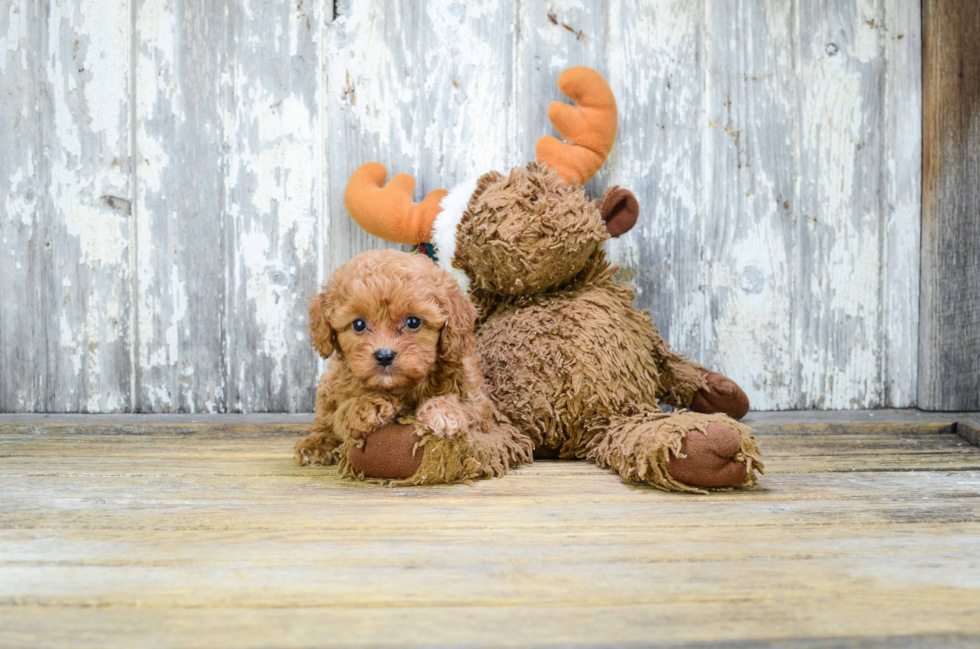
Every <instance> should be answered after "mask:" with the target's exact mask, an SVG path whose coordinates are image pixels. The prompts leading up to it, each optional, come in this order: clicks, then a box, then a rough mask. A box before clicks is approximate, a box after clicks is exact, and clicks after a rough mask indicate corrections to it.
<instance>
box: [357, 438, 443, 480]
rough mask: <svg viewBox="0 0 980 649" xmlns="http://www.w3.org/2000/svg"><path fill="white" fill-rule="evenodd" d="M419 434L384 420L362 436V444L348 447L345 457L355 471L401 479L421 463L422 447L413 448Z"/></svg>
mask: <svg viewBox="0 0 980 649" xmlns="http://www.w3.org/2000/svg"><path fill="white" fill-rule="evenodd" d="M418 442H419V436H418V435H417V434H416V433H415V429H414V428H412V427H411V426H406V425H404V424H387V425H385V426H382V427H381V428H379V429H378V430H376V431H374V432H373V433H371V434H369V435H367V436H366V437H365V439H364V446H363V447H361V448H357V447H351V448H350V449H349V450H348V451H347V458H348V459H349V460H350V465H351V467H352V468H353V469H354V470H355V471H359V472H361V473H363V474H364V475H365V476H366V477H368V478H380V479H383V480H404V479H405V478H408V477H411V476H412V475H413V474H414V473H415V472H416V471H417V470H418V468H419V466H420V465H421V464H422V455H423V454H424V453H425V449H424V448H421V447H419V448H416V447H415V445H416V444H418Z"/></svg>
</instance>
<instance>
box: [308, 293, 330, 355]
mask: <svg viewBox="0 0 980 649" xmlns="http://www.w3.org/2000/svg"><path fill="white" fill-rule="evenodd" d="M330 297H331V291H330V287H328V286H324V287H323V290H322V291H321V292H320V294H319V295H316V296H315V297H314V298H313V299H312V300H310V342H312V343H313V347H314V348H315V349H316V350H317V352H319V354H320V356H321V357H323V358H330V355H331V354H333V349H334V341H335V338H336V336H335V333H334V330H333V327H331V326H330Z"/></svg>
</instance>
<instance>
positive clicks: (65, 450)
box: [0, 411, 980, 647]
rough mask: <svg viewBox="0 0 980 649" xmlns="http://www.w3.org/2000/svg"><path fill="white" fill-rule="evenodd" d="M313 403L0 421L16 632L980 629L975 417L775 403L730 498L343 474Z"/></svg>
mask: <svg viewBox="0 0 980 649" xmlns="http://www.w3.org/2000/svg"><path fill="white" fill-rule="evenodd" d="M307 420H308V417H303V416H275V417H269V416H265V417H241V416H237V417H235V416H228V417H224V418H207V419H201V418H196V419H195V418H193V417H178V416H174V417H170V418H160V417H157V418H134V417H130V418H113V417H84V418H83V417H37V416H35V417H25V416H12V415H0V645H2V646H21V645H23V646H45V645H47V646H68V645H71V646H92V647H104V646H114V645H127V646H134V645H140V646H173V645H181V646H193V647H213V646H275V647H298V646H317V645H360V644H368V645H392V646H407V645H446V646H458V645H490V646H513V645H529V644H533V645H617V646H623V645H634V646H638V645H645V644H664V645H681V644H686V643H692V644H698V643H709V644H715V643H719V644H724V643H731V644H733V645H735V646H746V647H748V646H760V645H764V646H798V645H802V646H806V647H824V646H838V645H840V644H844V645H846V646H884V645H889V646H894V645H900V646H921V645H925V644H929V645H948V646H976V645H978V644H980V448H977V447H975V446H972V445H971V444H969V443H968V441H967V439H973V440H974V441H977V437H978V432H980V426H978V425H977V423H976V422H977V421H978V420H976V419H975V420H974V423H973V424H971V423H969V421H967V419H966V418H964V417H958V416H955V415H928V414H924V413H916V412H894V411H893V412H876V413H861V412H858V413H823V414H803V413H773V414H766V415H754V416H753V417H751V418H750V421H751V423H753V424H754V425H755V426H756V428H757V431H758V437H759V439H760V442H761V444H762V447H763V449H764V452H765V453H766V466H767V467H768V468H769V473H768V474H767V475H766V476H765V477H764V478H763V479H762V481H761V485H760V487H758V488H756V489H753V490H748V491H734V492H723V493H716V494H713V495H710V496H691V495H681V494H666V493H661V492H658V491H655V490H653V489H649V488H645V487H642V486H637V485H634V484H630V483H627V482H624V481H622V480H620V479H619V478H617V477H616V476H614V475H612V474H610V473H608V472H606V471H602V470H599V469H597V468H595V467H594V466H591V465H589V464H586V463H573V462H556V461H541V462H538V463H535V464H534V465H532V466H529V467H527V468H524V469H521V470H519V471H515V472H514V473H512V474H510V475H508V476H506V477H505V478H502V479H499V480H492V481H483V482H478V483H475V484H473V485H472V486H467V485H456V486H444V487H413V488H386V487H378V486H372V485H367V484H359V483H354V482H349V481H343V480H339V479H338V478H337V475H336V470H335V469H332V468H326V469H299V468H297V467H295V466H293V464H292V460H291V457H290V449H291V446H292V444H293V441H294V438H295V437H296V436H298V435H300V434H302V430H303V427H304V425H305V422H306V421H307ZM958 420H959V421H960V423H959V424H957V423H955V422H956V421H958Z"/></svg>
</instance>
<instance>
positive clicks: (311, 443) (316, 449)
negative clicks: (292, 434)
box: [293, 433, 340, 466]
mask: <svg viewBox="0 0 980 649" xmlns="http://www.w3.org/2000/svg"><path fill="white" fill-rule="evenodd" d="M339 443H340V442H339V440H338V439H337V438H336V437H334V436H333V435H332V434H331V433H312V434H311V435H307V436H306V437H304V438H303V439H301V440H299V441H298V442H296V445H295V446H294V447H293V459H294V460H295V461H296V464H297V465H299V466H329V465H331V464H333V463H335V462H336V461H337V454H336V451H337V446H338V445H339Z"/></svg>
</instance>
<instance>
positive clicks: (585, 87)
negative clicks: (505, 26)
mask: <svg viewBox="0 0 980 649" xmlns="http://www.w3.org/2000/svg"><path fill="white" fill-rule="evenodd" d="M558 89H559V90H560V91H561V92H562V94H564V95H565V96H567V97H568V98H570V99H571V100H572V101H573V102H575V105H574V106H570V105H568V104H565V103H562V102H559V101H555V102H552V104H551V106H549V107H548V119H550V120H551V123H552V124H553V125H554V127H555V130H557V131H558V134H559V135H560V136H561V137H562V140H564V142H562V141H560V140H558V139H556V138H553V137H551V136H549V135H546V136H544V137H542V138H540V139H539V140H538V143H537V146H535V157H536V158H537V160H538V162H540V163H542V164H544V165H546V166H547V167H548V168H549V169H554V170H555V171H557V172H558V177H559V178H561V179H562V180H563V181H565V182H566V183H570V184H571V183H578V184H582V185H584V184H585V183H586V182H588V180H589V179H590V178H591V177H592V176H594V175H595V173H596V172H597V171H599V169H601V168H602V165H603V164H604V163H605V162H606V158H607V157H608V156H609V152H610V151H611V150H612V147H613V143H614V142H615V141H616V122H617V112H616V98H615V97H614V96H613V93H612V90H610V89H609V84H607V83H606V80H605V79H603V78H602V75H601V74H599V73H598V72H596V71H595V70H593V69H591V68H586V67H574V68H568V69H567V70H565V71H564V72H562V74H561V76H560V77H558ZM387 177H388V170H387V169H385V167H384V165H382V164H379V163H377V162H369V163H367V164H364V165H361V166H360V167H358V168H357V170H356V171H355V172H354V173H353V175H351V177H350V180H349V181H348V183H347V189H346V190H345V191H344V204H345V205H346V206H347V211H349V212H350V214H351V216H352V217H353V218H354V220H355V221H357V223H358V224H359V225H360V226H361V227H362V228H364V229H365V230H367V231H368V232H370V233H371V234H373V235H375V236H378V237H381V238H382V239H387V240H388V241H393V242H395V243H406V244H412V245H414V244H418V243H422V242H430V241H432V239H433V238H438V235H437V233H434V232H433V230H434V226H435V225H436V221H437V219H438V220H439V221H448V223H447V225H448V226H450V227H451V230H452V239H453V240H454V239H455V234H454V231H455V226H456V224H458V223H459V219H460V218H461V217H462V210H463V209H465V207H466V202H467V201H468V199H469V196H470V195H471V194H472V193H473V191H474V186H473V185H474V183H467V184H466V186H465V187H457V188H456V189H454V190H453V191H452V192H447V191H446V190H445V189H436V190H433V191H431V192H429V193H428V195H426V197H425V198H424V199H423V200H422V202H420V203H415V202H414V198H415V179H414V178H412V177H411V176H409V175H408V174H397V175H396V176H395V177H394V178H392V179H391V181H390V182H388V184H385V180H386V179H387ZM466 190H468V191H466ZM458 193H459V194H462V197H463V198H464V199H466V200H464V201H459V202H460V203H461V208H460V209H459V212H460V213H459V215H456V214H453V215H452V218H449V219H444V218H442V217H440V213H441V212H443V211H444V210H445V209H446V208H447V204H448V203H450V202H452V203H454V207H456V205H455V203H456V202H457V201H452V198H451V197H452V196H453V195H456V194H458ZM454 211H455V210H454Z"/></svg>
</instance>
